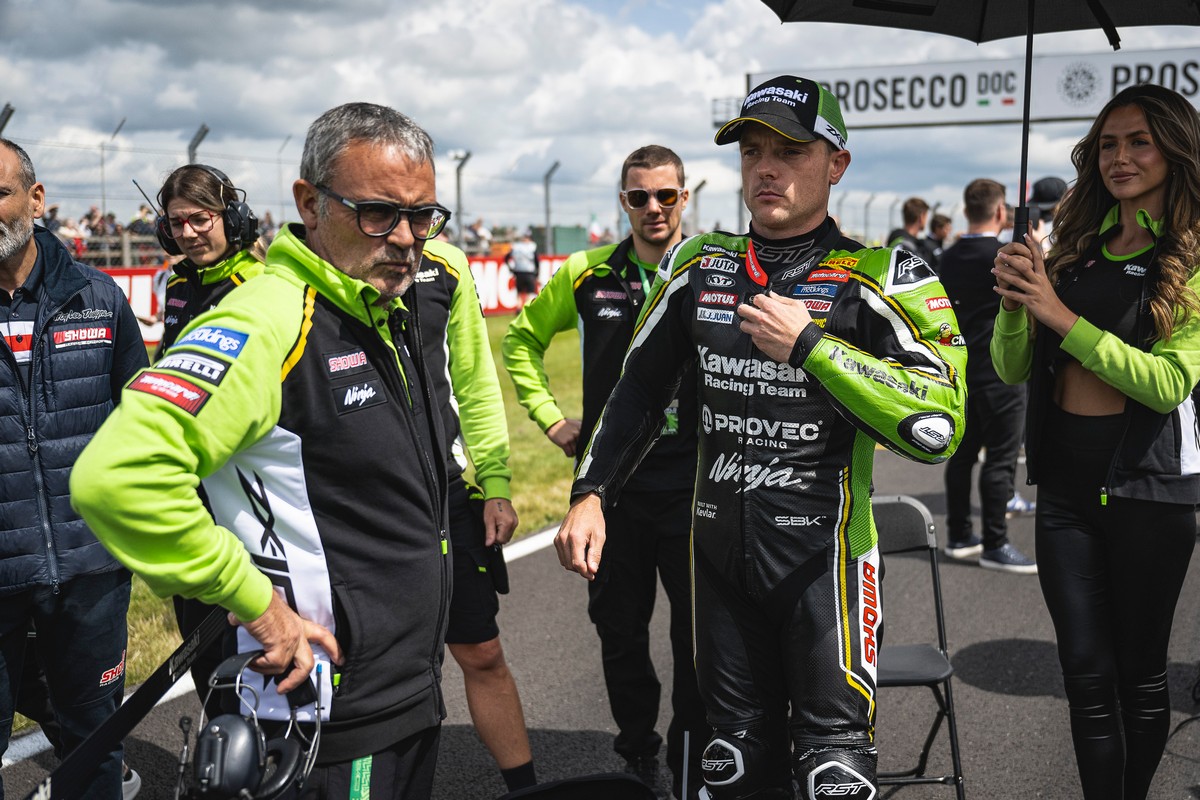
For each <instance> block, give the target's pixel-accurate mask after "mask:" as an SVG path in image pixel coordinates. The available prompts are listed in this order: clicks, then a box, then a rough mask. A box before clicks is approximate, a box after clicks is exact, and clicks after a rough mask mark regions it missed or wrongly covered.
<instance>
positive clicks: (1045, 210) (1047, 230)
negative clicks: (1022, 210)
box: [1028, 177, 1067, 253]
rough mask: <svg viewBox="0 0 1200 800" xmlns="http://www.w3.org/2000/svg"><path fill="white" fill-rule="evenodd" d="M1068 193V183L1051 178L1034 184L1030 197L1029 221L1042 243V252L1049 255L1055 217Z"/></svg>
mask: <svg viewBox="0 0 1200 800" xmlns="http://www.w3.org/2000/svg"><path fill="white" fill-rule="evenodd" d="M1066 193H1067V182H1066V181H1064V180H1063V179H1062V178H1055V177H1049V178H1042V179H1041V180H1039V181H1037V182H1036V183H1034V184H1033V191H1032V192H1031V193H1030V195H1029V204H1028V205H1029V221H1030V222H1031V223H1033V235H1034V236H1035V237H1036V238H1037V240H1038V241H1039V242H1041V243H1042V250H1043V251H1045V252H1047V253H1048V252H1050V247H1051V245H1052V244H1053V232H1054V215H1055V213H1056V212H1057V211H1058V204H1059V202H1061V201H1062V199H1063V196H1064V195H1065V194H1066Z"/></svg>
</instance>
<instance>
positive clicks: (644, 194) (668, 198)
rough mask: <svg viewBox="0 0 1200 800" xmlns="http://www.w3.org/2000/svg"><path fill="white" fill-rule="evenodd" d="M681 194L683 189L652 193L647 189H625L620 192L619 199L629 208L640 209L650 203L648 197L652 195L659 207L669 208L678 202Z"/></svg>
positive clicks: (662, 190)
mask: <svg viewBox="0 0 1200 800" xmlns="http://www.w3.org/2000/svg"><path fill="white" fill-rule="evenodd" d="M682 192H683V189H655V190H654V191H653V192H651V191H650V190H649V189H626V190H624V191H623V192H621V197H622V198H623V199H624V200H625V204H626V205H627V206H629V207H630V208H641V207H643V206H644V205H646V204H647V203H649V202H650V195H651V194H653V195H654V199H655V200H657V201H658V204H659V205H660V206H662V207H663V208H671V207H672V206H674V205H675V204H676V203H678V202H679V198H680V195H681V194H682Z"/></svg>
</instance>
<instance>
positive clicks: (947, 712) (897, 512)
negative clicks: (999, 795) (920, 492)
mask: <svg viewBox="0 0 1200 800" xmlns="http://www.w3.org/2000/svg"><path fill="white" fill-rule="evenodd" d="M871 506H872V512H873V514H874V517H875V527H876V529H877V530H878V531H879V551H880V553H882V554H883V555H884V556H885V557H886V556H888V555H891V554H896V553H918V552H921V551H924V552H925V553H926V554H927V556H928V558H929V576H930V584H931V587H930V588H931V593H930V594H931V596H932V606H933V614H934V617H935V619H936V624H937V643H936V644H933V643H928V644H924V643H923V644H897V645H888V644H886V641H887V639H886V635H885V638H884V641H885V644H884V646H883V649H882V650H881V651H880V653H879V673H878V685H879V687H880V688H881V689H883V688H891V687H896V686H925V687H927V688H928V689H929V690H930V691H931V692H932V693H933V697H934V700H935V701H936V702H937V713H936V715H935V716H934V718H933V722H932V723H931V725H930V727H929V733H928V735H926V737H925V744H924V746H923V747H922V749H921V755H920V757H919V758H918V760H917V764H916V766H914V767H913V768H912V769H908V770H904V771H902V772H886V773H882V772H881V773H879V776H878V779H879V783H880V784H881V785H908V784H924V783H942V784H946V785H950V786H953V787H954V789H955V791H956V792H957V794H958V800H964V798H965V793H964V792H965V790H964V788H963V774H962V760H961V757H960V755H959V749H958V726H957V724H956V722H955V716H954V695H953V693H952V690H951V687H950V679H951V677H952V676H953V675H954V667H953V666H952V665H951V664H950V654H949V651H948V650H947V649H946V623H945V619H944V617H943V612H942V584H941V578H940V576H939V574H938V560H937V536H936V535H935V532H934V527H933V517H932V516H931V515H930V513H929V509H928V508H926V507H925V506H924V505H923V504H922V503H921V502H920V501H918V500H916V499H915V498H912V497H908V496H905V495H891V496H877V497H875V498H873V499H872V501H871ZM885 574H886V573H885ZM884 592H885V595H884V596H885V597H886V592H887V578H886V577H885V578H884ZM901 611H903V612H904V613H914V612H917V609H899V608H898V607H897V606H896V605H895V604H885V606H884V619H885V620H887V619H888V618H889V617H890V618H892V619H895V618H896V615H897V614H899V613H901ZM943 720H945V721H946V724H947V732H948V734H949V738H950V757H951V762H952V765H953V768H954V773H953V774H952V775H926V774H925V768H926V765H927V763H928V761H929V751H930V749H931V748H932V747H933V742H934V740H935V739H936V738H937V735H938V731H939V730H940V729H941V726H942V721H943Z"/></svg>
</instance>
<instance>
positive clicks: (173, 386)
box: [128, 371, 212, 417]
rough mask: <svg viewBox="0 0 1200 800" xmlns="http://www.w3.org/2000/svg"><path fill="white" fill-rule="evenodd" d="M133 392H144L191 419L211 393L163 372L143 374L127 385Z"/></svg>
mask: <svg viewBox="0 0 1200 800" xmlns="http://www.w3.org/2000/svg"><path fill="white" fill-rule="evenodd" d="M128 388H130V389H132V390H134V391H135V392H145V393H146V394H152V395H154V396H155V397H161V398H162V399H163V400H166V401H167V402H168V403H170V404H172V405H176V406H179V407H180V408H182V409H183V410H184V411H186V412H188V413H189V414H191V415H192V416H193V417H194V416H196V414H197V413H199V411H200V409H201V408H203V407H204V404H205V403H207V402H208V398H209V397H211V396H212V395H211V393H209V392H207V391H205V390H204V389H201V388H200V387H199V386H197V385H196V384H194V383H192V382H191V381H185V380H184V379H183V378H180V377H178V376H177V375H168V374H167V373H165V372H151V371H147V372H143V373H142V374H141V375H138V376H137V378H135V379H134V381H133V383H131V384H129V387H128Z"/></svg>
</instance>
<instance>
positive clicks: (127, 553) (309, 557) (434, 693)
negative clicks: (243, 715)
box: [71, 103, 451, 798]
mask: <svg viewBox="0 0 1200 800" xmlns="http://www.w3.org/2000/svg"><path fill="white" fill-rule="evenodd" d="M293 194H294V195H295V198H296V206H297V209H298V211H299V215H300V218H301V220H302V221H303V225H290V226H288V227H286V228H285V229H284V230H283V231H281V232H280V234H279V235H278V236H277V237H276V239H275V241H274V242H273V243H272V245H271V248H270V250H269V252H268V256H267V267H266V269H265V270H264V272H263V274H262V275H261V276H260V277H258V278H256V279H255V280H253V281H249V282H247V283H246V284H244V285H243V286H240V287H238V288H237V289H235V290H234V291H233V292H231V293H230V294H229V296H228V297H226V298H225V300H224V301H223V302H222V303H221V305H220V306H218V307H217V308H216V309H213V310H212V311H210V312H207V313H205V314H202V315H200V316H199V317H197V318H196V320H194V321H193V322H192V324H191V325H189V326H188V327H187V328H186V329H185V330H184V331H183V332H182V334H181V336H180V337H179V338H178V339H177V340H176V342H175V344H174V345H173V346H172V347H171V348H170V349H169V350H168V351H167V353H166V358H167V359H170V362H169V365H168V364H167V363H162V362H160V364H159V365H157V366H156V367H154V368H152V369H150V370H147V371H144V372H142V373H141V374H140V375H138V376H137V377H135V378H134V379H133V381H132V382H131V383H130V384H129V386H128V387H127V389H126V392H125V395H124V399H123V402H122V403H121V406H120V407H119V411H120V412H121V413H119V414H118V415H116V416H114V417H112V418H111V419H110V424H107V425H105V426H104V427H103V429H102V430H101V431H100V432H99V434H98V435H97V438H96V440H95V443H94V444H93V446H90V447H89V448H88V449H87V450H86V451H85V452H84V454H83V455H82V456H81V458H80V461H79V463H78V464H77V467H76V470H75V472H74V473H73V480H72V484H71V494H72V500H73V502H74V503H75V505H76V507H77V508H78V509H79V510H80V511H81V513H82V514H83V515H84V517H85V518H86V519H87V520H88V522H89V524H91V525H92V526H93V529H94V530H95V531H96V534H97V536H98V538H100V540H101V541H102V542H104V544H105V546H107V547H108V548H109V549H110V550H111V551H112V552H113V554H114V555H116V556H117V558H118V559H119V560H120V561H121V562H122V563H124V564H125V565H126V566H127V567H128V568H129V569H131V570H132V571H134V572H136V573H138V574H139V575H141V576H142V577H143V578H144V579H145V581H146V582H147V583H148V584H149V585H150V586H151V588H153V589H154V590H155V591H156V592H157V593H158V594H160V595H171V594H179V595H182V596H184V597H194V598H198V599H200V600H202V601H204V602H206V603H211V604H214V605H220V606H222V607H224V608H226V609H228V610H229V611H230V612H231V615H232V616H233V617H234V618H235V619H236V620H237V622H238V623H239V624H240V626H241V629H240V630H239V632H238V633H239V649H241V650H243V651H250V650H257V649H262V650H263V651H264V653H263V655H261V656H259V657H258V658H256V659H255V660H253V661H252V662H251V664H250V669H251V670H253V671H255V672H260V673H262V674H264V675H267V676H273V677H275V684H274V685H272V684H271V683H268V684H267V685H266V686H264V687H263V689H262V690H261V691H259V693H258V694H259V707H258V717H259V719H266V720H278V719H286V718H287V715H288V709H287V702H286V699H285V698H282V697H281V695H282V694H283V693H286V692H287V691H290V690H291V689H292V688H294V687H296V686H297V685H299V684H300V683H301V682H302V681H304V680H305V679H306V678H307V677H308V676H309V674H310V673H314V663H320V664H322V665H323V669H322V670H321V672H320V673H316V675H317V683H318V684H319V686H318V688H319V689H320V690H321V692H322V694H323V696H324V698H325V701H324V704H323V705H324V706H325V709H324V713H325V714H327V715H328V717H327V721H325V722H324V723H323V725H322V731H321V742H320V750H319V752H318V754H317V759H316V765H317V766H316V771H315V772H314V773H313V775H312V776H311V777H310V780H311V781H313V782H314V783H317V785H321V786H322V787H323V789H324V791H325V796H327V797H330V798H336V797H342V798H344V797H348V796H349V794H350V791H351V790H350V787H351V786H352V785H353V786H355V787H357V790H358V791H362V792H363V793H364V794H365V793H366V792H367V791H369V792H370V794H371V795H372V796H375V797H395V798H400V797H404V798H426V797H429V796H430V794H431V792H432V783H433V772H434V763H435V761H436V753H437V745H438V736H439V731H440V723H441V718H442V716H443V715H444V707H443V702H442V696H441V688H440V685H439V683H440V677H441V662H442V651H443V646H442V641H443V638H444V635H445V624H446V613H447V607H448V605H449V597H450V584H451V576H450V565H449V563H448V562H449V558H448V557H447V551H448V545H447V534H446V528H447V522H446V473H445V468H444V464H443V462H442V458H441V454H442V453H443V452H444V448H443V440H442V436H443V433H442V430H441V423H440V415H439V414H438V413H437V409H436V404H435V401H434V399H433V394H432V389H431V385H430V382H429V380H428V376H427V374H426V371H425V369H424V366H423V357H422V350H421V343H420V331H419V329H418V328H417V326H415V325H413V324H412V322H411V320H410V318H409V310H408V308H409V307H408V306H406V304H405V302H403V301H402V300H401V296H402V295H404V294H405V292H406V291H407V290H408V288H409V287H410V286H411V284H412V282H413V277H414V275H415V273H416V271H417V269H418V267H419V264H420V259H421V252H422V248H423V246H424V240H425V239H428V238H432V237H433V236H436V235H437V234H438V232H439V231H440V230H441V229H442V227H444V225H445V223H446V221H447V220H448V218H449V212H448V211H446V210H445V209H444V208H442V207H441V206H439V205H438V204H437V194H436V191H435V185H434V169H433V143H432V142H431V141H430V139H429V136H428V135H427V134H426V133H425V132H424V131H423V130H422V129H421V128H420V127H418V126H417V125H416V124H415V123H414V122H413V121H412V120H410V119H409V118H408V117H406V116H404V115H403V114H400V113H398V112H396V111H394V110H393V109H390V108H387V107H384V106H378V105H374V104H370V103H350V104H346V105H343V106H339V107H337V108H334V109H332V110H330V111H328V112H326V113H325V114H323V115H322V116H321V117H320V118H319V119H317V120H316V121H315V122H314V123H313V124H312V126H311V127H310V128H309V131H308V136H307V139H306V141H305V145H304V154H303V157H302V161H301V165H300V179H299V180H298V181H296V183H295V184H294V186H293ZM174 356H177V357H174ZM173 357H174V358H173ZM200 481H203V484H204V490H205V492H206V494H207V496H208V499H209V503H210V508H211V516H210V514H209V513H208V512H207V511H206V510H205V508H204V505H203V503H202V502H201V500H200V497H199V496H198V494H197V491H196V488H197V485H198V484H199V483H200ZM321 673H323V676H322V675H321ZM260 683H261V681H257V682H256V684H255V685H258V684H260ZM305 713H306V714H308V716H309V718H310V719H311V717H312V712H311V711H306V712H305Z"/></svg>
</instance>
